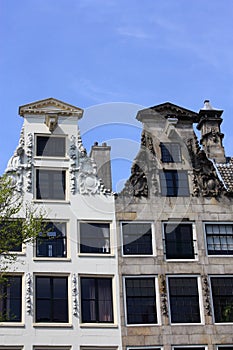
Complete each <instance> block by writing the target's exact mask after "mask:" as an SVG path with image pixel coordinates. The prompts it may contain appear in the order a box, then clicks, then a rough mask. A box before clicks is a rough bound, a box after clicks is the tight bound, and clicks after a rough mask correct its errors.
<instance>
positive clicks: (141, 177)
mask: <svg viewBox="0 0 233 350" xmlns="http://www.w3.org/2000/svg"><path fill="white" fill-rule="evenodd" d="M157 171H158V170H157V162H156V154H155V150H154V145H153V138H152V136H151V135H150V134H149V133H148V132H146V131H145V130H143V132H142V137H141V149H140V151H139V153H138V155H137V157H136V159H135V160H134V163H133V165H132V167H131V176H130V178H129V179H128V180H127V181H126V183H125V187H124V189H123V190H122V192H121V193H120V194H119V195H120V196H127V197H129V196H130V197H137V198H141V197H145V198H147V197H148V196H149V191H150V193H151V194H157V193H158V181H157V175H158V174H157Z"/></svg>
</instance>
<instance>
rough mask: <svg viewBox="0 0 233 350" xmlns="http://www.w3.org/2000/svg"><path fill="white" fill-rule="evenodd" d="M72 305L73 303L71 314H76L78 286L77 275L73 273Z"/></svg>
mask: <svg viewBox="0 0 233 350" xmlns="http://www.w3.org/2000/svg"><path fill="white" fill-rule="evenodd" d="M71 288H72V305H73V315H74V316H78V314H79V312H78V311H79V310H78V309H79V307H78V286H77V276H76V274H75V273H73V275H72V287H71Z"/></svg>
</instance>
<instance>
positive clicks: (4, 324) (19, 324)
mask: <svg viewBox="0 0 233 350" xmlns="http://www.w3.org/2000/svg"><path fill="white" fill-rule="evenodd" d="M6 275H7V276H12V277H17V276H21V284H22V296H21V297H22V298H21V321H20V322H4V321H1V322H0V327H15V328H17V327H24V325H25V312H24V310H25V307H26V305H25V293H26V291H25V274H24V273H20V272H15V273H14V272H9V273H8V272H7V273H6ZM10 348H11V346H10ZM13 348H14V346H13ZM15 348H16V349H17V350H18V349H22V347H20V346H16V347H15ZM7 350H8V349H7Z"/></svg>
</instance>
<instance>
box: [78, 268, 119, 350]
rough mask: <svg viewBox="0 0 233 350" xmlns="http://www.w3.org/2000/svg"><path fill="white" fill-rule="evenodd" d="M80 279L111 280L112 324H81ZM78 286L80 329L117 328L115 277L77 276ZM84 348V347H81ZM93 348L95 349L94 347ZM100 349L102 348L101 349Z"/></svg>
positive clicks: (107, 275) (99, 275) (110, 275)
mask: <svg viewBox="0 0 233 350" xmlns="http://www.w3.org/2000/svg"><path fill="white" fill-rule="evenodd" d="M81 278H111V280H112V312H113V322H112V323H110V322H109V323H101V322H92V323H86V322H82V306H81V305H82V295H81ZM78 285H79V291H80V292H79V305H80V327H81V328H117V327H118V314H117V310H118V307H117V300H118V294H117V293H116V287H117V281H116V276H115V275H112V274H85V273H84V274H83V273H82V274H79V276H78ZM82 347H84V346H82ZM93 348H96V347H95V346H94V347H93ZM101 348H102V347H101Z"/></svg>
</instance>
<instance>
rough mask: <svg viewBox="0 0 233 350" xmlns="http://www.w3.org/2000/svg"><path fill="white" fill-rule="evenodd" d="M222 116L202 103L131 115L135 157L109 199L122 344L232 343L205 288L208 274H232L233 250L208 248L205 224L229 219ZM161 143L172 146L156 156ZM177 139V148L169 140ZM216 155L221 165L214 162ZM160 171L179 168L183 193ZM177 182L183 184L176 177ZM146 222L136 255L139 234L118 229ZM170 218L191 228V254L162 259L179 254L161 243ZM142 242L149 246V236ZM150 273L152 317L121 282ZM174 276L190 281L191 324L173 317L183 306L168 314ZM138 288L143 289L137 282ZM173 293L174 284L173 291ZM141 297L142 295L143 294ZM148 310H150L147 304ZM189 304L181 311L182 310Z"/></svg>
mask: <svg viewBox="0 0 233 350" xmlns="http://www.w3.org/2000/svg"><path fill="white" fill-rule="evenodd" d="M221 114H222V111H218V110H215V109H213V108H212V107H211V106H210V104H209V102H208V101H207V102H205V107H204V109H201V110H200V112H199V113H195V112H192V111H189V110H186V109H184V108H181V107H179V106H176V105H173V104H170V103H165V104H162V105H159V106H155V107H152V108H150V109H145V110H142V111H140V112H139V113H138V115H137V119H138V120H140V121H141V122H142V123H143V131H142V141H141V150H140V151H139V154H138V156H136V159H135V160H134V163H133V166H132V175H131V177H130V178H129V180H128V181H127V183H126V185H125V188H124V189H123V191H122V192H121V193H120V194H119V196H118V198H117V200H116V215H117V222H118V225H117V226H118V238H119V242H118V245H119V249H118V253H119V275H120V281H121V285H120V293H121V324H122V340H123V349H126V348H133V347H142V348H145V347H163V349H164V350H170V349H171V347H174V348H176V347H180V346H184V347H185V348H186V347H189V346H202V347H205V346H208V349H209V350H212V349H217V346H220V345H224V344H225V345H230V348H231V349H232V348H233V340H232V322H233V317H232V314H231V316H230V318H228V319H227V320H225V322H219V321H218V320H217V315H216V313H217V311H216V310H215V308H217V306H214V305H213V304H214V303H213V295H212V292H211V281H212V279H211V278H212V277H213V276H215V277H217V278H218V277H224V276H227V277H229V276H231V277H232V275H233V269H232V263H233V256H232V252H229V253H227V252H225V251H224V252H223V250H222V251H221V253H220V254H219V255H218V254H217V253H218V252H217V251H215V252H212V251H210V250H211V249H212V248H210V246H208V244H209V241H208V242H207V239H208V238H207V235H206V229H205V224H206V223H211V224H213V225H219V224H220V223H224V224H229V225H231V224H232V221H233V192H232V183H233V176H232V161H231V160H229V159H227V158H225V154H224V148H223V146H222V142H221V141H222V138H223V135H222V134H221V131H220V124H221V120H220V119H221V118H220V116H221ZM194 123H199V124H198V128H199V129H201V132H202V139H201V140H202V141H201V143H202V145H203V148H201V145H200V144H199V142H198V140H197V137H196V135H195V133H194V129H193V124H194ZM162 144H164V145H165V148H166V147H167V149H169V147H170V146H169V145H172V147H173V149H169V152H168V153H167V150H166V149H165V153H164V154H163V152H164V148H163V147H164V146H163V145H162ZM177 144H178V145H179V146H176V145H177ZM177 147H178V148H177ZM175 148H177V149H178V150H180V151H179V152H180V153H179V156H177V154H176V152H174V150H175ZM207 151H208V152H207ZM173 153H174V154H173ZM142 155H143V156H142ZM170 155H173V159H169V157H170ZM211 155H214V156H215V159H210V156H211ZM217 155H219V158H218V159H219V160H220V161H221V164H219V163H216V161H217ZM166 156H167V158H166ZM213 158H214V157H213ZM161 172H164V173H165V174H169V172H173V174H175V173H176V174H183V175H182V176H184V174H186V175H187V181H188V189H189V191H188V193H187V192H186V190H184V192H183V195H182V192H181V193H179V191H178V192H177V193H174V192H172V189H168V188H167V192H166V193H164V189H163V186H164V183H165V184H166V185H167V187H170V186H171V187H172V186H176V184H177V183H176V180H174V178H173V184H172V185H171V183H170V182H169V181H170V178H169V176H168V175H165V176H166V177H165V182H164V177H163V175H161ZM186 175H185V176H186ZM180 176H181V175H180ZM178 178H179V175H178ZM177 181H178V183H179V185H180V186H182V183H183V182H182V181H183V178H180V179H179V180H177ZM186 185H187V184H186ZM186 185H184V186H186ZM146 222H147V223H151V231H152V233H151V243H150V244H151V247H152V251H150V252H149V251H146V250H144V254H143V248H142V245H140V244H142V242H143V243H145V242H144V238H143V239H142V238H138V242H140V244H139V243H137V241H135V242H136V243H135V242H133V241H131V242H127V244H126V243H125V242H124V240H126V237H129V234H128V236H127V234H125V233H124V228H123V225H124V224H126V223H128V224H129V225H130V224H132V223H134V224H137V223H138V224H140V223H146ZM169 223H172V224H173V226H174V227H175V226H176V228H177V227H179V226H180V225H182V224H183V225H187V226H189V225H190V227H191V226H192V242H191V244H192V249H193V255H192V256H189V257H187V256H186V257H184V258H182V252H181V251H180V253H181V255H180V256H179V255H178V256H176V257H173V258H169V257H168V253H169V254H171V256H172V255H174V252H175V250H176V249H178V250H177V253H178V254H179V248H176V247H175V245H171V246H169V245H168V244H170V243H171V242H169V239H168V234H167V233H165V227H166V225H169ZM135 227H136V226H135ZM213 227H214V226H213ZM174 232H175V231H174ZM177 237H178V236H176V239H177ZM183 237H184V236H183ZM232 239H233V236H232V234H231V240H232ZM173 243H174V242H172V244H173ZM175 243H180V242H175ZM124 244H125V247H126V246H127V247H128V248H129V249H130V247H131V249H132V252H131V253H127V251H126V250H125V248H124ZM147 244H149V243H148V241H147ZM181 244H182V243H181ZM230 244H232V242H231V243H230ZM213 245H214V246H215V248H214V249H219V246H217V244H216V243H213ZM169 247H170V248H169ZM133 249H135V250H136V249H138V251H137V252H136V251H135V250H134V251H133ZM221 249H224V248H221ZM140 250H141V252H142V253H141V254H140ZM168 250H170V251H169V252H168ZM211 254H213V255H211ZM224 254H226V255H224ZM151 277H154V278H155V285H156V284H157V285H156V286H155V290H156V295H157V301H156V308H157V320H156V322H153V321H151V318H150V315H148V314H149V311H148V312H147V311H146V310H147V307H146V304H145V303H144V305H145V307H144V311H142V310H141V309H140V307H139V306H138V304H137V303H139V304H140V301H139V300H140V298H139V299H135V298H137V296H136V294H137V291H136V289H137V288H136V287H132V285H131V287H127V286H126V282H124V281H127V279H129V280H130V279H131V281H132V278H135V279H138V280H139V281H140V278H146V279H150V278H151ZM178 277H181V278H191V279H192V278H194V279H196V280H197V284H198V292H197V297H198V298H199V320H198V322H195V320H194V318H193V319H192V318H191V321H186V319H188V318H187V316H186V315H183V321H182V319H181V320H180V321H179V320H178V319H179V317H181V318H182V312H184V310H182V307H181V308H180V315H177V314H175V311H174V310H175V306H176V307H178V306H179V303H180V301H179V300H180V299H178V297H177V296H175V297H174V296H173V295H172V293H173V291H172V286H171V287H170V283H171V281H172V278H175V279H176V278H178ZM173 281H174V280H173ZM181 281H182V279H181ZM183 281H185V280H183ZM222 281H223V280H222ZM138 283H139V282H138ZM135 285H136V284H135ZM127 288H128V289H127ZM130 288H131V289H130ZM134 288H135V289H134ZM138 288H141V289H140V291H142V292H143V288H142V287H138ZM169 288H170V289H169ZM212 289H213V286H212ZM137 290H138V289H137ZM178 292H179V288H178V287H177V289H176V293H178ZM127 293H128V294H127ZM130 293H131V294H130ZM230 293H232V291H231V292H230ZM133 294H134V296H133ZM181 294H182V293H181ZM179 297H180V295H179ZM144 298H145V299H144V300H147V299H146V298H147V297H146V296H145V295H144ZM172 298H173V299H172ZM190 298H191V297H190ZM132 300H133V301H132ZM131 302H133V303H134V304H133V305H134V308H135V311H134V312H135V315H136V314H137V313H139V314H140V312H141V313H143V312H144V313H145V314H144V317H145V318H144V319H143V317H141V319H140V317H139V318H138V319H137V318H136V316H133V315H131V311H130V307H131V306H130V303H131ZM142 303H143V302H142ZM173 303H177V305H174V304H173ZM190 303H192V302H190ZM230 308H231V306H230ZM140 310H141V311H140ZM150 310H151V313H152V307H151V308H150ZM190 310H191V309H187V311H186V312H187V313H188V312H190ZM193 312H194V311H193ZM230 312H231V311H230ZM139 316H140V315H139ZM130 317H131V319H130ZM176 317H177V319H176ZM129 319H130V321H129ZM174 319H175V321H174ZM140 320H141V323H140ZM177 320H178V321H177Z"/></svg>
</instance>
